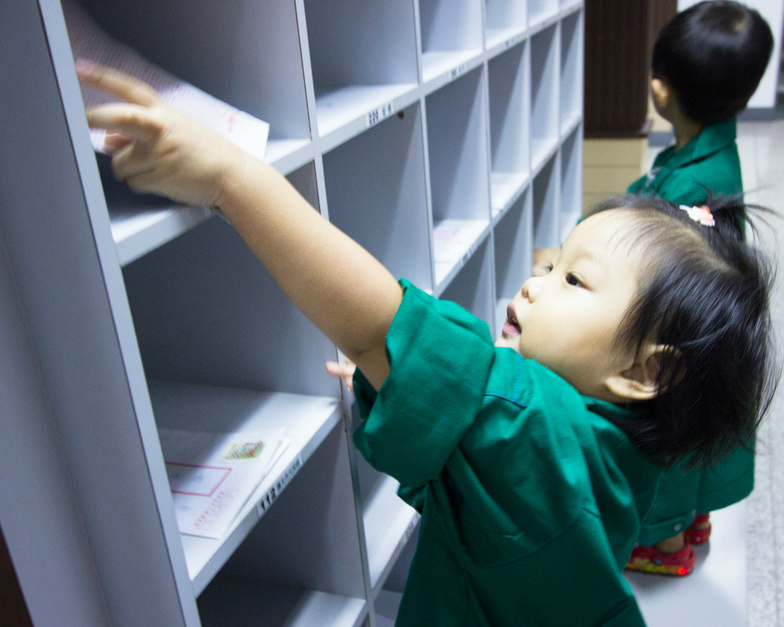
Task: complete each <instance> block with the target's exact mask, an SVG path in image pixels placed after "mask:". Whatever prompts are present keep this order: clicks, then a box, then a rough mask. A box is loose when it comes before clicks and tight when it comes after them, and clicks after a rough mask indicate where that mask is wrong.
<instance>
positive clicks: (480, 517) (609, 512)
mask: <svg viewBox="0 0 784 627" xmlns="http://www.w3.org/2000/svg"><path fill="white" fill-rule="evenodd" d="M401 284H402V285H403V287H404V290H405V293H404V297H403V302H402V304H401V306H400V309H399V310H398V312H397V315H396V316H395V319H394V321H393V323H392V326H391V328H390V329H389V333H388V334H387V355H388V358H389V363H390V375H389V377H388V379H387V380H386V381H385V382H384V384H383V386H382V387H381V390H380V391H379V392H378V393H376V392H375V390H373V388H372V387H371V386H370V384H369V383H368V382H367V381H366V379H365V378H364V377H363V376H362V374H361V373H360V372H357V374H356V375H355V379H354V381H355V391H356V397H357V404H358V407H359V411H360V415H361V416H362V417H363V418H364V420H363V422H362V423H361V425H360V426H359V428H358V429H357V430H356V432H355V433H354V441H355V443H356V445H357V448H358V449H359V450H360V452H361V453H362V455H364V456H365V458H366V459H367V460H368V461H369V462H370V463H371V464H372V465H373V466H374V467H375V468H377V469H378V470H380V471H381V472H385V473H388V474H390V475H391V476H393V477H395V478H396V479H397V480H398V481H400V483H401V485H402V487H401V492H400V493H401V496H403V497H404V498H405V499H406V500H408V501H409V502H410V503H412V504H413V505H414V506H415V507H417V508H418V509H419V510H420V511H421V513H422V519H421V526H420V532H419V541H418V543H417V548H416V554H415V556H414V559H413V562H412V566H411V570H410V572H409V576H408V580H407V582H406V588H405V591H404V594H403V600H402V602H401V605H400V610H399V613H398V620H397V625H398V626H411V625H422V626H427V627H456V626H457V625H460V626H464V627H474V626H476V627H480V626H481V627H507V626H508V627H527V626H531V627H534V626H536V627H544V626H547V625H553V626H557V627H563V626H564V625H569V626H570V627H577V626H580V625H586V626H587V625H590V626H597V627H598V626H600V625H602V626H613V627H620V626H623V627H627V626H629V627H631V626H635V627H640V626H643V625H644V622H643V619H642V618H641V615H640V613H639V610H638V608H637V604H636V602H635V600H634V597H633V596H632V594H631V592H630V589H629V587H628V585H627V583H626V581H625V580H624V578H623V576H622V570H623V567H624V566H625V564H626V561H627V559H628V557H629V554H630V553H631V549H632V547H633V544H634V541H635V539H636V537H637V532H638V530H639V526H640V521H641V519H642V517H643V515H644V514H645V512H646V510H647V509H648V507H649V506H650V503H651V502H652V499H653V494H654V492H655V486H656V482H657V480H658V478H659V475H660V473H661V468H660V467H659V466H657V465H655V464H653V463H652V462H650V461H649V460H648V459H647V458H646V457H644V456H643V455H642V454H641V453H639V452H638V451H637V450H636V449H635V448H634V447H633V446H632V445H631V443H630V442H629V440H628V438H627V437H626V436H625V435H624V433H623V432H622V431H621V430H620V429H619V428H618V427H617V426H615V425H614V424H613V423H612V422H610V421H609V420H608V419H607V416H612V417H613V418H614V419H615V420H617V421H624V420H635V419H638V418H639V414H637V413H636V412H634V411H631V410H627V409H623V408H621V407H618V406H615V405H612V404H610V403H606V402H603V401H597V400H595V399H591V398H587V397H584V396H581V395H580V394H579V393H578V392H577V391H576V390H575V389H574V388H573V387H572V386H571V385H569V384H568V383H567V382H566V381H565V380H563V379H562V378H560V377H559V376H557V375H556V374H554V373H553V372H552V371H550V370H548V369H547V368H545V367H543V366H541V365H539V364H537V363H536V362H533V361H531V360H526V359H523V358H521V357H520V356H519V355H518V354H517V353H516V352H514V351H513V350H511V349H509V348H495V347H494V346H493V340H492V337H491V336H490V333H489V331H488V328H487V325H486V324H485V323H483V322H482V321H480V320H478V319H476V318H475V317H474V316H472V315H471V314H470V313H468V312H467V311H465V310H464V309H462V308H460V307H458V306H457V305H455V304H454V303H450V302H446V301H439V300H437V299H435V298H433V297H432V296H429V295H427V294H425V293H424V292H422V291H420V290H418V289H416V288H415V287H413V286H411V285H410V284H409V283H407V282H405V281H401Z"/></svg>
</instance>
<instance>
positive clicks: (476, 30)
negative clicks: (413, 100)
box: [419, 0, 484, 84]
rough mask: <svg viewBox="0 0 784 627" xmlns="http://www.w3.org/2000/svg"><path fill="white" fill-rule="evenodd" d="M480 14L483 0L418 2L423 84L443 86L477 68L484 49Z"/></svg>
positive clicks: (421, 0)
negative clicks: (435, 83)
mask: <svg viewBox="0 0 784 627" xmlns="http://www.w3.org/2000/svg"><path fill="white" fill-rule="evenodd" d="M481 11H482V4H481V0H468V1H467V2H459V3H455V2H449V0H419V29H420V33H421V35H420V38H421V47H422V82H423V83H425V84H427V83H430V82H433V81H438V82H439V83H440V84H443V83H445V82H447V81H448V80H454V78H456V77H458V76H460V75H462V74H464V73H465V72H466V71H467V70H470V69H471V68H472V67H475V66H476V65H477V63H478V62H479V60H480V55H481V53H482V50H483V48H484V46H483V43H484V42H483V38H482V12H481ZM472 61H473V62H472ZM439 79H440V80H439Z"/></svg>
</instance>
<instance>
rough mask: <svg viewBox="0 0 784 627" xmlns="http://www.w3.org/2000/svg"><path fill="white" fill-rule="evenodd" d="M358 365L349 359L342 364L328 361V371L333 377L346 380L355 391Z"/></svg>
mask: <svg viewBox="0 0 784 627" xmlns="http://www.w3.org/2000/svg"><path fill="white" fill-rule="evenodd" d="M356 369H357V367H356V365H355V364H354V363H353V362H352V361H351V360H349V359H347V360H346V363H345V364H340V363H338V362H336V361H328V362H327V372H328V373H329V374H330V375H332V376H333V377H340V378H341V379H343V381H344V382H345V384H346V386H347V387H348V389H349V390H351V391H352V392H353V391H354V372H355V371H356Z"/></svg>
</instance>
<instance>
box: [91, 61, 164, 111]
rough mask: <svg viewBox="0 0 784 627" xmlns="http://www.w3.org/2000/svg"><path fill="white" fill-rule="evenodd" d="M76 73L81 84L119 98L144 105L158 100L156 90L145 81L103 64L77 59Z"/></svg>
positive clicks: (150, 104) (147, 105)
mask: <svg viewBox="0 0 784 627" xmlns="http://www.w3.org/2000/svg"><path fill="white" fill-rule="evenodd" d="M76 74H77V76H78V77H79V82H80V83H81V84H82V85H85V86H86V87H92V88H93V89H95V90H97V91H100V92H102V93H105V94H108V95H110V96H114V97H115V98H119V99H120V100H124V101H126V102H130V103H132V104H138V105H142V106H146V107H149V106H152V105H154V104H156V103H157V102H159V99H158V94H157V93H156V91H155V90H154V89H153V88H152V87H150V86H149V85H147V84H146V83H143V82H141V81H138V80H136V79H135V78H133V77H131V76H128V75H127V74H124V73H122V72H118V71H117V70H113V69H111V68H108V67H105V66H103V65H97V64H95V63H91V62H90V61H84V60H83V59H79V60H78V61H76Z"/></svg>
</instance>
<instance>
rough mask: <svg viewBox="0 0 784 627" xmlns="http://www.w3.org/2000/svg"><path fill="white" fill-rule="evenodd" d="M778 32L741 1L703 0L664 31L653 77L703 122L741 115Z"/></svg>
mask: <svg viewBox="0 0 784 627" xmlns="http://www.w3.org/2000/svg"><path fill="white" fill-rule="evenodd" d="M772 50H773V34H772V33H771V30H770V26H768V23H767V22H766V21H765V20H764V18H762V16H761V15H760V14H759V13H758V12H757V11H756V10H754V9H750V8H748V7H746V6H744V5H742V4H740V3H738V2H730V1H725V0H715V1H712V2H700V3H699V4H696V5H694V6H693V7H691V8H689V9H686V10H685V11H681V12H680V13H678V14H676V15H675V17H674V18H673V19H672V20H671V21H670V22H669V23H668V24H667V25H666V26H665V27H664V28H663V29H662V30H661V32H660V33H659V36H658V38H657V39H656V43H655V45H654V48H653V58H652V70H653V78H659V79H663V80H664V81H665V82H666V83H667V84H668V85H669V86H670V88H671V89H672V90H674V92H675V94H676V96H677V98H678V103H679V104H680V107H681V109H682V111H683V113H684V114H685V115H686V116H687V117H688V118H689V119H691V120H693V121H695V122H700V123H702V124H716V123H718V122H723V121H724V120H728V119H729V118H731V117H732V116H734V115H737V114H738V113H740V112H741V111H743V109H745V108H746V105H747V103H748V101H749V98H751V96H752V94H753V93H754V90H756V89H757V85H758V84H759V82H760V80H761V79H762V75H763V74H764V73H765V68H766V67H767V65H768V60H769V59H770V54H771V51H772Z"/></svg>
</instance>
